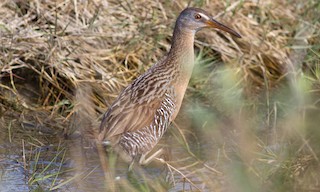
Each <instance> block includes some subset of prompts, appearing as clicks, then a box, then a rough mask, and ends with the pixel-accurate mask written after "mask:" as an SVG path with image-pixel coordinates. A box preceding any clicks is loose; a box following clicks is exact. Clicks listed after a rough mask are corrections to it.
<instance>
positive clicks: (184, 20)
mask: <svg viewBox="0 0 320 192" xmlns="http://www.w3.org/2000/svg"><path fill="white" fill-rule="evenodd" d="M177 25H179V27H182V28H183V30H191V31H192V32H194V33H195V32H197V31H199V30H200V29H203V28H216V29H220V30H222V31H225V32H228V33H230V34H231V35H233V36H235V37H239V38H241V36H240V35H239V33H237V32H235V31H234V30H233V29H231V28H229V27H227V26H225V25H224V24H222V23H220V22H218V21H216V20H215V19H213V17H212V16H211V15H210V14H209V13H207V12H206V11H204V10H202V9H199V8H192V7H189V8H186V9H185V10H183V11H182V12H181V13H180V15H179V17H178V19H177Z"/></svg>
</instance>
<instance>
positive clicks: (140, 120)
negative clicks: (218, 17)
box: [98, 8, 240, 161]
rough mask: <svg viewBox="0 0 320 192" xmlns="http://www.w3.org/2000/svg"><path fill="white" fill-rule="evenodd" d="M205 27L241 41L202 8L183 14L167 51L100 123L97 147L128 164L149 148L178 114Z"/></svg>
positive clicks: (189, 9) (123, 92)
mask: <svg viewBox="0 0 320 192" xmlns="http://www.w3.org/2000/svg"><path fill="white" fill-rule="evenodd" d="M206 27H211V28H218V29H221V30H224V31H226V32H228V33H231V34H232V35H234V36H236V37H240V35H239V34H238V33H236V32H235V31H233V30H232V29H230V28H228V27H226V26H224V25H222V24H221V23H218V22H217V21H215V20H214V19H213V18H212V17H211V16H210V14H208V13H207V12H205V11H204V10H202V9H198V8H187V9H185V10H183V11H182V12H181V13H180V15H179V17H178V19H177V21H176V25H175V29H174V33H173V39H172V45H171V49H170V52H169V53H168V54H167V56H166V57H165V58H164V59H162V60H160V61H159V62H158V63H156V64H154V65H153V66H152V67H151V68H150V69H149V70H148V71H147V72H145V73H144V74H142V75H141V76H140V77H138V78H137V79H136V80H134V81H133V82H132V83H131V84H130V85H129V86H128V87H126V88H125V89H124V90H123V91H122V93H121V94H120V95H119V96H118V98H117V99H116V101H115V102H114V103H113V104H112V105H111V107H110V108H109V109H108V111H107V112H106V113H105V115H104V117H103V120H102V122H101V126H100V133H99V135H98V140H99V141H100V142H105V141H108V142H110V143H111V145H112V146H113V147H114V148H115V149H116V151H118V152H119V153H120V154H122V155H121V156H122V157H123V158H125V159H127V160H128V161H130V160H132V159H133V158H134V157H136V156H137V155H143V156H144V155H146V154H147V153H148V152H149V151H150V150H152V149H153V147H154V146H155V145H156V144H157V143H158V141H159V140H160V138H161V137H162V135H163V134H164V132H165V131H166V129H167V128H168V126H169V124H170V122H171V121H173V120H174V119H175V118H176V116H177V114H178V112H179V109H180V106H181V102H182V99H183V96H184V94H185V91H186V88H187V86H188V82H189V79H190V77H191V73H192V69H193V65H194V49H193V44H194V36H195V33H196V32H197V31H198V30H200V29H202V28H206Z"/></svg>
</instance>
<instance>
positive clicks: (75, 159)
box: [0, 127, 217, 192]
mask: <svg viewBox="0 0 320 192" xmlns="http://www.w3.org/2000/svg"><path fill="white" fill-rule="evenodd" d="M8 132H9V131H8V129H6V128H2V129H1V134H0V191H1V192H6V191H36V190H40V191H42V190H53V189H57V190H58V191H95V192H97V191H106V188H108V183H106V182H105V175H104V172H103V171H102V168H101V166H100V160H99V156H98V154H97V152H96V151H95V150H94V149H93V148H91V147H88V146H86V144H82V143H81V139H80V138H76V139H74V140H72V141H70V140H63V139H60V138H59V137H57V136H51V135H50V134H44V133H38V132H36V131H34V132H32V131H25V130H21V129H20V128H19V127H16V128H15V129H14V130H10V132H11V134H8ZM12 133H14V134H12ZM172 135H174V134H172V133H169V134H167V135H166V137H164V138H163V139H162V143H160V144H159V146H161V147H163V148H164V149H166V150H165V151H167V153H169V154H168V156H171V157H170V160H173V161H171V162H170V165H172V167H171V169H168V167H167V166H165V165H162V164H160V165H159V163H158V164H155V165H153V164H152V165H148V166H146V167H143V168H142V171H143V175H141V176H140V175H139V174H140V172H139V173H138V174H137V175H133V176H132V175H128V172H127V169H128V165H127V164H126V163H117V164H116V168H115V175H114V179H115V183H118V185H119V186H121V185H128V184H130V185H133V186H135V185H137V186H138V191H139V186H145V185H152V182H155V183H164V184H163V185H164V186H165V188H167V190H168V191H170V192H176V191H193V190H196V191H199V189H201V191H207V190H206V186H205V185H204V182H203V181H202V178H206V179H209V180H216V176H217V175H215V174H212V172H211V173H209V174H208V173H207V171H208V170H207V169H203V166H202V165H200V164H195V165H193V164H194V163H195V160H194V159H192V158H190V154H188V153H187V152H186V151H187V150H186V147H185V146H183V145H181V144H180V145H179V144H178V143H177V139H175V138H174V137H173V136H172ZM164 143H165V144H164ZM194 144H195V145H194V146H193V145H192V142H191V145H190V148H196V150H197V148H199V147H200V148H202V149H203V152H202V153H203V154H202V156H203V157H204V159H206V158H209V159H210V158H212V156H215V155H214V154H209V155H208V153H210V152H206V151H205V149H206V148H208V146H207V145H208V143H207V144H201V146H200V145H199V143H197V142H194ZM210 145H212V144H211V143H210ZM172 146H175V147H172ZM200 156H201V155H200ZM206 163H208V164H210V161H207V162H206ZM191 165H192V166H191ZM188 166H189V167H188ZM180 167H182V168H181V169H179V168H180ZM185 167H188V168H185ZM175 168H177V169H178V170H179V172H177V171H176V170H174V169H175ZM170 170H171V171H170ZM199 175H201V176H199ZM186 178H187V179H186ZM189 180H190V181H191V182H193V183H192V184H190V182H189ZM122 183H123V184H122ZM125 189H126V188H125ZM136 189H137V188H136ZM151 189H152V188H151ZM125 191H126V190H125Z"/></svg>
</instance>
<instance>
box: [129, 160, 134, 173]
mask: <svg viewBox="0 0 320 192" xmlns="http://www.w3.org/2000/svg"><path fill="white" fill-rule="evenodd" d="M134 159H135V158H132V161H131V163H130V165H129V167H128V172H131V171H132V169H133V165H134Z"/></svg>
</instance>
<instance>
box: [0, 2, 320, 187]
mask: <svg viewBox="0 0 320 192" xmlns="http://www.w3.org/2000/svg"><path fill="white" fill-rule="evenodd" d="M187 4H188V1H182V0H177V1H160V0H157V1H148V2H145V1H132V0H127V1H113V0H110V1H105V0H94V1H67V0H56V1H45V2H43V1H36V0H29V1H22V0H16V1H10V0H5V1H3V2H1V3H0V18H1V19H0V47H1V49H0V52H1V57H0V78H1V79H0V90H1V92H0V118H2V120H1V125H3V126H5V125H6V123H2V122H3V118H4V116H6V118H7V116H10V117H11V118H16V119H19V124H20V123H21V124H22V125H25V126H26V127H33V128H37V129H39V130H40V131H48V132H52V133H58V134H62V133H65V134H69V133H70V132H73V131H74V130H71V128H72V127H81V126H82V127H85V126H92V127H95V126H96V124H95V123H96V122H97V119H99V118H98V117H99V116H100V115H101V114H102V113H103V112H104V111H106V109H107V108H108V106H109V105H110V103H111V102H112V101H113V99H115V97H116V96H117V95H118V93H119V92H120V91H121V90H122V88H123V87H125V86H126V85H128V83H130V82H131V81H132V80H133V79H134V78H135V77H137V76H138V75H139V74H141V73H143V72H144V71H145V70H146V69H147V68H148V67H149V66H150V65H152V64H153V63H155V62H156V61H158V60H159V58H161V57H162V56H163V55H164V54H165V53H166V52H167V51H168V50H169V48H170V41H171V35H172V28H173V25H174V21H175V19H176V16H177V15H178V14H179V12H180V11H181V10H182V9H183V8H184V7H186V6H187ZM191 6H196V7H202V8H204V9H206V10H208V11H209V12H211V13H212V14H213V15H216V16H217V19H218V20H220V21H223V23H225V24H226V25H228V26H231V27H232V28H234V29H235V30H236V31H238V32H239V33H240V34H241V35H242V36H243V38H242V39H233V38H232V37H231V36H229V35H226V34H223V33H220V32H212V31H209V30H206V31H202V32H200V33H199V34H198V35H197V40H196V43H195V47H196V51H197V55H198V63H199V65H198V67H197V68H196V69H195V72H194V77H193V79H192V80H191V83H190V87H189V89H188V93H187V96H186V102H185V105H184V106H185V107H184V111H185V112H182V113H181V115H180V118H178V120H177V124H178V125H179V127H180V128H179V129H173V131H172V133H171V134H172V135H174V136H175V138H176V139H175V140H176V142H175V143H174V144H175V145H177V146H180V147H181V146H182V148H184V149H185V151H186V153H185V154H184V155H186V156H185V158H183V157H182V156H183V155H182V154H180V155H181V159H182V160H181V161H179V162H166V163H167V165H168V167H169V168H170V170H171V171H172V173H174V174H177V175H179V176H178V177H179V178H181V179H182V180H183V179H184V180H185V181H186V183H188V182H189V183H192V181H189V180H188V178H190V177H193V178H194V175H196V177H197V178H199V180H202V181H206V182H205V183H206V187H207V188H209V189H215V190H217V191H225V190H229V191H234V190H235V189H239V190H238V191H240V190H242V191H248V190H259V189H260V188H261V186H263V187H264V190H265V191H269V190H279V191H281V190H289V189H290V190H297V191H299V190H300V189H301V190H314V189H317V190H318V189H319V184H318V182H319V180H318V179H317V177H318V176H319V174H318V173H316V171H315V170H319V168H320V166H319V165H318V164H319V154H320V149H319V147H318V146H319V145H318V144H319V142H318V140H319V136H320V133H319V131H318V130H317V129H316V126H317V123H318V115H317V114H318V113H319V104H318V103H319V102H318V95H319V87H320V86H319V85H320V84H319V83H320V80H319V79H320V70H319V69H320V68H319V66H320V62H319V61H320V59H319V58H320V51H319V50H320V40H319V35H320V34H319V31H320V30H319V28H320V26H319V22H318V20H319V16H318V12H319V11H318V10H319V6H320V5H319V3H318V2H317V1H313V0H307V1H304V2H300V1H298V0H293V1H289V0H288V1H272V0H265V1H236V0H232V1H206V0H199V1H194V2H191ZM221 63H223V66H222V65H221ZM83 84H85V85H87V86H88V87H90V89H89V91H90V90H92V93H93V94H92V95H90V94H89V95H88V94H85V93H86V91H84V93H83V92H82V93H81V94H82V95H81V97H80V98H79V97H76V96H75V93H79V91H80V92H81V91H83V89H82V88H83V87H82V85H83ZM79 87H81V89H78V88H79ZM84 89H86V88H84ZM88 98H89V99H88ZM87 101H89V102H87ZM77 102H78V103H79V102H82V103H84V104H85V105H87V106H85V107H84V106H79V105H78V103H77ZM90 106H91V108H90ZM83 107H84V108H86V109H87V111H83V110H82V112H81V110H80V109H84V108H83ZM79 111H80V113H79ZM74 114H75V115H74ZM77 115H79V116H81V117H83V116H85V118H84V119H82V121H78V122H77ZM72 117H74V118H76V119H72ZM90 118H91V120H90ZM86 119H88V121H91V122H86ZM179 119H180V120H179ZM92 122H93V124H91V123H92ZM48 127H49V130H47V128H48ZM188 127H190V128H188ZM190 129H191V130H190ZM190 133H193V134H190ZM212 139H213V140H214V141H215V142H214V145H215V146H216V147H215V148H214V149H211V150H208V151H206V150H205V151H202V149H201V147H199V148H196V149H191V148H192V147H191V148H190V147H189V145H188V142H187V141H190V140H191V141H194V142H198V143H199V146H201V145H202V144H203V143H206V142H208V141H209V143H210V140H212ZM288 146H289V147H288ZM202 153H204V154H205V155H204V154H202ZM202 155H204V156H205V158H203V157H202ZM205 159H206V160H208V159H209V160H210V162H211V163H212V159H215V162H216V164H214V165H207V164H206V163H205V161H206V160H205ZM222 162H223V163H222ZM189 165H190V166H189ZM318 172H319V171H318ZM191 175H193V176H191ZM208 181H210V182H208ZM123 183H126V184H123ZM123 183H122V184H123V185H124V186H127V187H128V188H126V187H124V188H123V189H127V190H129V189H130V190H131V188H132V186H130V185H129V184H128V183H127V182H125V181H124V182H123ZM151 183H152V184H151V185H150V183H148V182H147V184H146V185H144V184H143V185H141V186H142V188H143V190H145V191H148V190H159V189H160V188H161V190H165V189H163V188H162V187H163V186H162V185H160V184H157V183H154V182H151ZM180 183H181V181H180ZM226 183H227V184H231V185H230V186H229V187H226V186H227V184H226ZM141 186H140V187H141ZM148 186H149V187H150V186H152V187H150V188H148ZM122 187H123V186H122ZM144 187H145V188H144ZM153 187H154V188H153ZM191 187H192V188H193V189H197V188H199V185H198V184H197V185H191ZM136 190H139V189H136ZM141 190H142V189H141Z"/></svg>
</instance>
